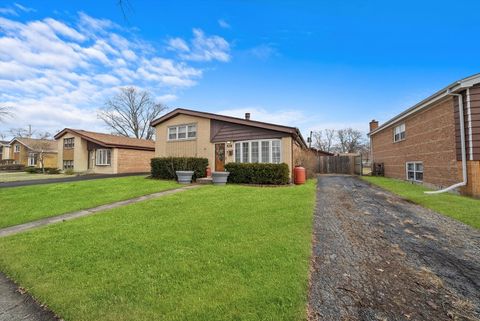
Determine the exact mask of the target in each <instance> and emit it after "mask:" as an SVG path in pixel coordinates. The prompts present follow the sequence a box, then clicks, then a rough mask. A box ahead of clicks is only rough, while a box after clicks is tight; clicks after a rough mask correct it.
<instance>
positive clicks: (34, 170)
mask: <svg viewBox="0 0 480 321" xmlns="http://www.w3.org/2000/svg"><path fill="white" fill-rule="evenodd" d="M24 171H25V172H27V173H30V174H36V173H38V172H39V171H38V169H37V168H35V167H33V166H28V167H25V169H24Z"/></svg>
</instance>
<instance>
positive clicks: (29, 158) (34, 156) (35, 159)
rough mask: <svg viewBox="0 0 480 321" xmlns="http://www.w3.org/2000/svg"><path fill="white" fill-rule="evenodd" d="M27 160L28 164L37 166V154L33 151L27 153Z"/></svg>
mask: <svg viewBox="0 0 480 321" xmlns="http://www.w3.org/2000/svg"><path fill="white" fill-rule="evenodd" d="M31 160H34V161H35V162H34V163H32V162H31ZM27 162H28V166H37V164H38V155H37V154H35V153H29V154H28V159H27Z"/></svg>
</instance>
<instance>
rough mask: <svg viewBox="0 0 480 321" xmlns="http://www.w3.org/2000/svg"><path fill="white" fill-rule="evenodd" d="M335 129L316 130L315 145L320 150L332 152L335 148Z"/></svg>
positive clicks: (314, 134)
mask: <svg viewBox="0 0 480 321" xmlns="http://www.w3.org/2000/svg"><path fill="white" fill-rule="evenodd" d="M335 134H336V130H335V129H324V130H318V131H314V132H313V133H312V136H313V141H314V143H313V146H314V147H315V148H317V149H319V150H323V151H325V152H328V153H331V152H333V151H334V149H335Z"/></svg>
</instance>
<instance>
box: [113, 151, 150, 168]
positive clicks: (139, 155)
mask: <svg viewBox="0 0 480 321" xmlns="http://www.w3.org/2000/svg"><path fill="white" fill-rule="evenodd" d="M153 157H155V152H154V151H144V150H134V149H120V148H119V149H118V165H117V169H118V170H117V173H143V172H145V173H146V172H150V160H151V159H152V158H153Z"/></svg>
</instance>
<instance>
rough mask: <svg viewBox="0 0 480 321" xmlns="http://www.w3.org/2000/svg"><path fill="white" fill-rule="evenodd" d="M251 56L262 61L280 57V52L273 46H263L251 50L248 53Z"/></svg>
mask: <svg viewBox="0 0 480 321" xmlns="http://www.w3.org/2000/svg"><path fill="white" fill-rule="evenodd" d="M248 52H249V53H250V54H251V55H253V56H254V57H256V58H258V59H261V60H266V59H268V58H270V57H272V56H278V55H279V53H278V50H277V48H275V47H274V46H273V45H271V44H261V45H258V46H256V47H253V48H251V49H250V50H249V51H248Z"/></svg>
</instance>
